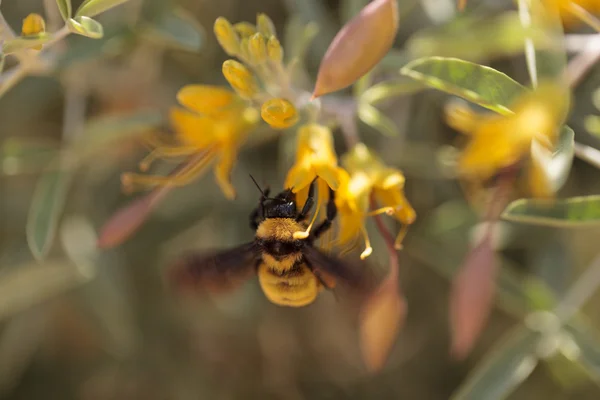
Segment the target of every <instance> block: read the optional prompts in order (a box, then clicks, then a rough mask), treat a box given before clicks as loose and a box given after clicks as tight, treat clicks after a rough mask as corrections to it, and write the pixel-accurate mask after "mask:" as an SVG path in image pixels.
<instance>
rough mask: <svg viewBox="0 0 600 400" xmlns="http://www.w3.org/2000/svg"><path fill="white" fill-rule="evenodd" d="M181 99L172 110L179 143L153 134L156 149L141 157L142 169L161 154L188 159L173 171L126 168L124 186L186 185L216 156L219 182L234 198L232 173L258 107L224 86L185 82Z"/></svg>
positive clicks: (153, 145)
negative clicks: (161, 172) (151, 172)
mask: <svg viewBox="0 0 600 400" xmlns="http://www.w3.org/2000/svg"><path fill="white" fill-rule="evenodd" d="M177 99H178V101H179V103H180V104H181V105H182V106H183V107H173V108H172V109H171V113H170V120H171V125H172V127H173V129H174V131H175V143H169V142H167V141H164V140H162V139H161V138H160V137H159V136H157V135H156V136H151V137H150V138H149V139H148V142H149V143H148V144H149V145H150V146H151V147H152V151H151V152H150V154H148V155H147V156H146V157H145V158H144V159H143V160H142V161H141V163H140V170H142V171H146V170H148V169H149V168H150V165H151V163H152V162H153V161H154V160H156V159H159V158H163V159H164V158H179V157H188V158H189V159H190V160H189V162H188V163H186V164H185V165H184V167H183V168H182V169H181V170H180V171H179V172H178V173H176V174H173V175H171V176H156V175H143V174H134V173H125V174H123V175H122V178H121V180H122V182H123V186H124V188H125V190H127V191H133V190H136V189H145V188H151V187H156V186H165V185H172V186H182V185H186V184H188V183H190V182H191V181H192V180H194V179H195V178H197V177H199V176H200V175H201V174H202V173H203V172H204V171H205V170H206V169H207V168H208V167H209V166H210V165H211V163H212V162H213V161H214V160H217V162H216V165H215V167H214V171H215V177H216V180H217V183H218V184H219V186H220V188H221V190H222V191H223V193H224V194H225V196H226V197H227V198H229V199H233V198H234V197H235V190H234V188H233V186H232V185H231V182H230V178H229V176H230V174H231V170H232V168H233V166H234V164H235V160H236V157H237V153H238V150H239V147H240V146H241V145H242V144H243V143H244V141H245V140H246V138H247V136H248V134H249V133H250V132H251V131H252V130H253V129H254V128H255V127H256V125H257V123H258V120H259V117H258V110H257V109H255V108H253V107H249V106H248V105H247V104H246V102H245V101H244V100H243V99H241V98H240V97H239V96H238V95H236V94H235V93H233V92H232V91H230V90H228V89H226V88H222V87H219V86H209V85H188V86H184V87H183V88H182V89H181V90H180V91H179V92H178V93H177Z"/></svg>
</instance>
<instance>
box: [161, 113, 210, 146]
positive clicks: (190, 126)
mask: <svg viewBox="0 0 600 400" xmlns="http://www.w3.org/2000/svg"><path fill="white" fill-rule="evenodd" d="M170 120H171V125H172V126H173V129H174V130H175V136H176V137H177V139H178V140H179V141H180V142H181V143H183V144H186V145H190V146H196V147H198V148H203V147H206V146H208V145H209V144H211V143H213V142H214V140H215V136H214V127H215V124H214V121H213V120H212V119H210V118H208V117H205V116H200V115H197V114H194V113H192V112H190V111H187V110H185V109H182V108H180V107H173V108H172V109H171V113H170Z"/></svg>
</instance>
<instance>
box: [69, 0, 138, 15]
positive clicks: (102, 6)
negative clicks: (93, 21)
mask: <svg viewBox="0 0 600 400" xmlns="http://www.w3.org/2000/svg"><path fill="white" fill-rule="evenodd" d="M126 1H127V0H85V1H84V2H83V3H82V4H81V6H79V8H78V9H77V12H76V13H75V17H81V16H86V17H93V16H95V15H97V14H100V13H103V12H104V11H106V10H109V9H111V8H113V7H116V6H118V5H119V4H122V3H125V2H126Z"/></svg>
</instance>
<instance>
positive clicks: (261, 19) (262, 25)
mask: <svg viewBox="0 0 600 400" xmlns="http://www.w3.org/2000/svg"><path fill="white" fill-rule="evenodd" d="M256 28H257V29H258V31H259V32H260V33H262V34H263V35H264V37H266V38H270V37H271V36H276V35H277V32H276V31H275V25H274V24H273V21H272V20H271V18H269V17H268V16H267V14H258V15H257V17H256Z"/></svg>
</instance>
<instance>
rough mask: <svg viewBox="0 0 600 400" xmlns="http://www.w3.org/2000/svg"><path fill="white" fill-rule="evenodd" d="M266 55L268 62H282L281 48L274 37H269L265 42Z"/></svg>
mask: <svg viewBox="0 0 600 400" xmlns="http://www.w3.org/2000/svg"><path fill="white" fill-rule="evenodd" d="M267 54H268V55H269V60H271V61H272V62H274V63H280V62H282V61H283V48H282V47H281V44H280V43H279V40H278V39H277V38H276V37H275V36H271V37H270V38H269V40H268V41H267Z"/></svg>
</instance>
